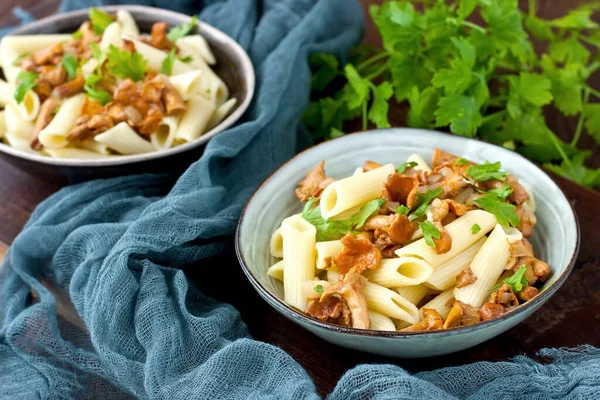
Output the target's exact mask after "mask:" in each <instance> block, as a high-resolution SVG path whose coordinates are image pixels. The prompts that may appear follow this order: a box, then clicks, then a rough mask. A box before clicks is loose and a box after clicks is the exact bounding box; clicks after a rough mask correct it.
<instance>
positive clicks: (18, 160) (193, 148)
mask: <svg viewBox="0 0 600 400" xmlns="http://www.w3.org/2000/svg"><path fill="white" fill-rule="evenodd" d="M100 8H101V9H102V10H105V11H107V12H113V13H114V12H116V11H117V10H118V9H126V10H128V11H129V12H130V13H131V14H132V15H133V18H134V19H135V21H136V22H137V24H138V26H139V27H140V31H142V32H150V29H151V27H152V24H153V23H154V22H157V21H164V22H167V23H168V24H169V25H170V26H174V25H180V24H183V23H187V22H189V21H190V19H191V17H189V16H187V15H185V14H180V13H177V12H173V11H169V10H163V9H159V8H153V7H143V6H133V5H120V6H108V7H100ZM88 12H89V9H83V10H77V11H72V12H68V13H64V14H57V15H52V16H50V17H48V18H44V19H41V20H39V21H35V22H33V23H31V24H27V25H24V26H22V27H20V28H18V29H16V30H14V31H13V32H12V33H11V35H35V34H48V33H72V32H74V31H76V30H77V28H78V27H79V26H80V25H81V24H82V23H83V21H85V20H86V19H88ZM194 33H198V34H200V35H202V36H203V37H204V38H205V39H206V40H207V41H208V43H209V44H210V47H211V49H212V51H213V53H214V54H215V58H216V59H217V64H216V65H215V66H213V69H214V71H215V72H216V74H217V75H219V76H220V77H221V79H223V81H224V82H225V84H227V86H228V87H229V90H230V93H231V94H230V96H231V97H235V98H236V99H237V104H236V106H235V108H234V109H233V111H232V112H231V113H230V114H229V116H228V117H227V118H225V119H224V120H223V121H222V122H221V123H220V124H219V125H217V126H216V127H214V128H213V129H211V130H210V131H208V132H206V133H205V134H204V135H202V136H200V137H199V138H198V139H196V140H195V141H193V142H190V143H186V144H184V145H181V146H177V147H173V148H170V149H167V150H162V151H156V152H152V153H144V154H137V155H128V156H115V157H112V158H109V159H100V160H77V159H56V158H49V157H44V156H40V155H36V154H31V153H26V152H23V151H19V150H17V149H14V148H12V147H10V146H7V145H5V144H2V143H0V156H2V157H3V158H5V159H6V160H7V161H9V162H10V163H12V164H15V165H17V166H18V167H19V168H22V169H25V170H27V171H29V172H31V173H34V174H37V175H42V176H47V177H51V178H55V177H56V176H59V175H66V176H67V177H68V178H69V179H71V180H74V181H80V180H85V179H92V178H99V177H108V176H116V175H128V174H134V173H143V172H167V171H176V170H180V169H183V168H185V167H186V166H187V165H189V164H190V163H191V162H193V161H195V160H197V159H198V158H199V157H200V155H201V154H202V151H203V150H204V145H205V144H206V142H208V141H209V140H210V139H211V138H212V137H214V136H216V135H217V134H219V133H220V132H222V131H223V130H225V129H226V128H228V127H230V126H231V125H233V124H234V123H235V122H236V121H237V120H238V119H240V117H241V116H242V114H243V113H244V112H245V111H246V109H247V108H248V106H249V104H250V101H251V100H252V95H253V94H254V85H255V78H254V68H253V66H252V62H251V61H250V58H249V57H248V55H247V54H246V52H245V51H244V49H242V47H241V46H240V45H239V44H237V43H236V42H235V41H234V40H233V39H232V38H230V37H229V36H227V35H226V34H225V33H223V32H221V31H220V30H218V29H216V28H213V27H212V26H210V25H207V24H205V23H203V22H200V21H198V23H197V24H196V27H195V32H194Z"/></svg>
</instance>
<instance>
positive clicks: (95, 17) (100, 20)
mask: <svg viewBox="0 0 600 400" xmlns="http://www.w3.org/2000/svg"><path fill="white" fill-rule="evenodd" d="M89 17H90V22H91V23H92V28H94V33H95V34H96V35H102V34H103V33H104V30H105V29H106V28H107V27H108V26H109V25H110V24H112V23H113V22H114V20H113V18H112V17H111V16H110V14H108V13H105V12H104V11H101V10H98V9H97V8H96V7H92V8H90V14H89Z"/></svg>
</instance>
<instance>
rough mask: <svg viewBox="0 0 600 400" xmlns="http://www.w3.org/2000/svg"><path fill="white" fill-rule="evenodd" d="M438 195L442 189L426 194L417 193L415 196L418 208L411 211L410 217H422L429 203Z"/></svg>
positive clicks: (429, 191)
mask: <svg viewBox="0 0 600 400" xmlns="http://www.w3.org/2000/svg"><path fill="white" fill-rule="evenodd" d="M440 194H442V188H438V189H435V190H428V191H427V192H425V194H421V193H419V194H418V195H417V204H418V206H417V208H415V211H413V213H412V215H414V216H415V217H422V216H423V215H425V210H426V208H427V206H428V205H429V203H431V201H432V200H433V199H435V198H436V197H438V196H439V195H440Z"/></svg>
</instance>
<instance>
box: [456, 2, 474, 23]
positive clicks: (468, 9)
mask: <svg viewBox="0 0 600 400" xmlns="http://www.w3.org/2000/svg"><path fill="white" fill-rule="evenodd" d="M476 6H477V0H461V1H460V3H459V4H458V10H457V11H456V13H457V14H458V17H459V18H461V19H466V18H467V17H468V16H469V15H471V14H472V13H473V10H475V7H476Z"/></svg>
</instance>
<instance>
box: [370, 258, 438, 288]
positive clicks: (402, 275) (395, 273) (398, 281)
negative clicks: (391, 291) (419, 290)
mask: <svg viewBox="0 0 600 400" xmlns="http://www.w3.org/2000/svg"><path fill="white" fill-rule="evenodd" d="M432 273H433V268H432V267H431V265H429V264H428V263H427V262H426V261H425V260H423V259H421V258H417V257H399V258H384V259H383V260H381V263H380V264H379V267H377V268H376V269H373V270H369V271H366V272H365V273H364V276H365V277H367V279H369V282H373V283H376V284H378V285H381V286H385V287H387V288H397V287H399V286H413V285H419V284H421V283H423V282H425V280H427V278H429V277H430V276H431V274H432Z"/></svg>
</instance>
